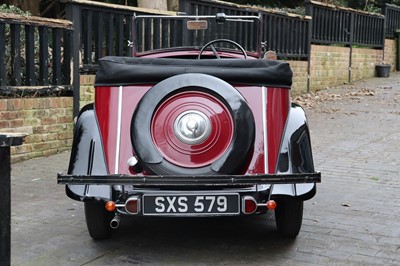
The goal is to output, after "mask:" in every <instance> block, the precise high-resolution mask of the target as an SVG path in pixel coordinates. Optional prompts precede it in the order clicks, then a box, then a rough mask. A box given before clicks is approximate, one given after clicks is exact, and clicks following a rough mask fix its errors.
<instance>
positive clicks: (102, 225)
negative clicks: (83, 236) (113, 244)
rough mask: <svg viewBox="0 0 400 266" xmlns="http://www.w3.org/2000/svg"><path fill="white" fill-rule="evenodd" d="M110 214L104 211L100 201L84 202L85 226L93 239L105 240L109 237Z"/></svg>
mask: <svg viewBox="0 0 400 266" xmlns="http://www.w3.org/2000/svg"><path fill="white" fill-rule="evenodd" d="M112 217H113V216H112V213H111V212H108V211H107V210H106V209H105V206H104V203H103V202H101V201H90V202H85V218H86V225H87V228H88V231H89V234H90V236H91V237H92V238H93V239H96V240H99V239H105V238H109V237H110V236H111V227H110V222H111V220H112Z"/></svg>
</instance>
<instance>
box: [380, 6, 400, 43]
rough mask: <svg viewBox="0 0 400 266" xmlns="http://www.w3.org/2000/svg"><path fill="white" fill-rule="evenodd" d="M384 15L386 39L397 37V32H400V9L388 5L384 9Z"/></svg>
mask: <svg viewBox="0 0 400 266" xmlns="http://www.w3.org/2000/svg"><path fill="white" fill-rule="evenodd" d="M382 14H383V15H385V34H386V38H390V39H393V38H395V37H396V30H400V7H399V6H395V5H389V4H386V5H385V6H384V7H383V8H382Z"/></svg>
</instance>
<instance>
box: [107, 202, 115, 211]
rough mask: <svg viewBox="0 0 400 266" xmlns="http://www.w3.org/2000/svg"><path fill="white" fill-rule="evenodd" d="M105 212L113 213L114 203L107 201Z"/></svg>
mask: <svg viewBox="0 0 400 266" xmlns="http://www.w3.org/2000/svg"><path fill="white" fill-rule="evenodd" d="M105 207H106V210H107V211H109V212H113V211H115V202H114V201H107V202H106V206H105Z"/></svg>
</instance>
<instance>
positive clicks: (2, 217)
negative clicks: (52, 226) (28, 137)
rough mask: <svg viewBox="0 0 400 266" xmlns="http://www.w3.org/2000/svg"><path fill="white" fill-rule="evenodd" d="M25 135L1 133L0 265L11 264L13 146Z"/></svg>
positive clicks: (7, 265) (6, 265) (20, 141)
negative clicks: (11, 149) (11, 148)
mask: <svg viewBox="0 0 400 266" xmlns="http://www.w3.org/2000/svg"><path fill="white" fill-rule="evenodd" d="M23 138H24V135H21V134H19V135H15V134H14V135H13V134H3V135H0V243H1V245H0V265H2V266H3V265H4V266H9V265H10V264H11V160H10V159H11V156H10V154H11V152H10V147H11V146H17V145H21V144H22V141H23Z"/></svg>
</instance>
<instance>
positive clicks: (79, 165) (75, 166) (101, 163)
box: [66, 104, 112, 201]
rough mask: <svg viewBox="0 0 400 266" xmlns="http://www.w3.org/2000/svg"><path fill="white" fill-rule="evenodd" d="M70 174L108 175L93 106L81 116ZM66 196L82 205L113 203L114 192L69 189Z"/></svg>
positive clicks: (104, 188) (91, 187)
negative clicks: (93, 201) (89, 202)
mask: <svg viewBox="0 0 400 266" xmlns="http://www.w3.org/2000/svg"><path fill="white" fill-rule="evenodd" d="M68 174H72V175H107V174H108V169H107V164H106V160H105V156H104V150H103V145H102V141H101V136H100V130H99V126H98V123H97V119H96V114H95V111H94V109H93V104H89V105H86V106H85V107H83V108H82V110H81V111H80V113H79V116H78V119H77V122H76V125H75V130H74V140H73V143H72V150H71V158H70V161H69V167H68ZM66 194H67V195H68V196H69V197H70V198H72V199H74V200H78V201H89V200H94V199H98V200H100V199H103V200H109V199H111V195H112V190H111V186H109V185H66Z"/></svg>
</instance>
